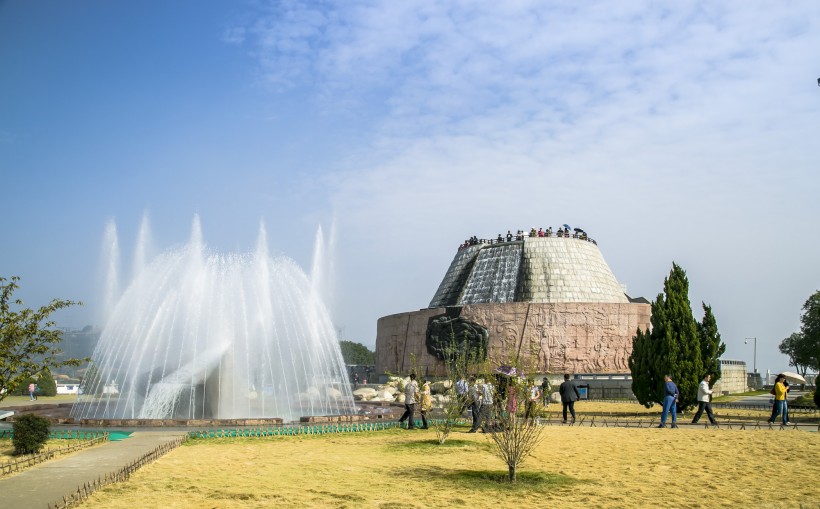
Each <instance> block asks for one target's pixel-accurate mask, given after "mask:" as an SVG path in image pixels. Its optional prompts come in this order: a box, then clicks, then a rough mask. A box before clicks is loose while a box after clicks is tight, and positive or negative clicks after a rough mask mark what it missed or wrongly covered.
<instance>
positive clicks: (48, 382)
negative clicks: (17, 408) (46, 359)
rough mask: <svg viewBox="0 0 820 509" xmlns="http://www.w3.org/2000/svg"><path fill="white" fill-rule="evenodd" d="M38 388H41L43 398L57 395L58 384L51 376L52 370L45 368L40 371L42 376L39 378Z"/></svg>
mask: <svg viewBox="0 0 820 509" xmlns="http://www.w3.org/2000/svg"><path fill="white" fill-rule="evenodd" d="M37 387H39V388H40V395H41V396H56V395H57V382H55V381H54V377H53V376H52V375H51V370H49V369H48V368H45V369H44V370H42V371H40V376H39V377H37Z"/></svg>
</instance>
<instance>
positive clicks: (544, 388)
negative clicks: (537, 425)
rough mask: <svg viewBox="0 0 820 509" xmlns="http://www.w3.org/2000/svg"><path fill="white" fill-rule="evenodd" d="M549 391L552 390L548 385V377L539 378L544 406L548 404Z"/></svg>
mask: <svg viewBox="0 0 820 509" xmlns="http://www.w3.org/2000/svg"><path fill="white" fill-rule="evenodd" d="M551 392H552V386H551V385H550V381H549V379H547V377H544V379H543V380H541V398H542V399H543V400H544V402H543V405H544V408H547V407H549V406H550V393H551Z"/></svg>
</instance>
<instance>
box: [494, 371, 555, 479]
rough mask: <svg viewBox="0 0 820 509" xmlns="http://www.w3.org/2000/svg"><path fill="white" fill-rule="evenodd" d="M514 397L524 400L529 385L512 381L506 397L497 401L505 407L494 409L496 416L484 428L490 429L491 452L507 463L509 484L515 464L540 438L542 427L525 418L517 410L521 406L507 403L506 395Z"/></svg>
mask: <svg viewBox="0 0 820 509" xmlns="http://www.w3.org/2000/svg"><path fill="white" fill-rule="evenodd" d="M522 389H523V390H522ZM513 397H514V398H516V401H525V400H526V398H527V397H529V390H528V388H526V387H521V386H520V385H519V384H513V383H511V384H510V385H509V386H508V388H507V395H506V397H504V398H502V399H500V400H499V404H500V406H501V408H504V410H500V411H497V412H496V415H495V418H494V419H493V420H492V421H490V422H488V423H487V425H485V431H488V432H489V434H490V437H492V440H493V444H494V445H495V448H494V449H493V453H495V455H496V456H498V457H499V458H501V459H502V460H503V461H504V463H506V464H507V467H508V469H509V476H510V482H511V483H514V482H515V479H516V470H517V468H518V466H519V465H521V464H522V463H523V462H524V460H526V459H527V457H528V456H529V455H530V454H531V453H532V451H533V450H534V449H535V447H536V446H537V445H538V443H539V442H540V441H541V438H542V435H541V433H542V431H543V430H544V428H543V426H541V425H540V424H536V423H535V422H533V421H532V420H528V419H527V418H526V417H525V416H524V415H523V413H521V412H520V410H521V409H520V408H510V407H509V406H508V403H509V398H513ZM514 406H515V405H514ZM514 406H513V407H514ZM521 406H523V405H521Z"/></svg>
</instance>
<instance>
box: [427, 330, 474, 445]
mask: <svg viewBox="0 0 820 509" xmlns="http://www.w3.org/2000/svg"><path fill="white" fill-rule="evenodd" d="M444 351H445V356H444V357H445V359H444V366H445V369H446V371H447V379H446V380H445V387H446V392H445V398H444V400H443V404H442V407H441V419H436V420H435V421H434V422H433V429H434V430H435V432H436V440H437V441H438V443H439V444H444V442H445V441H446V440H447V437H449V436H450V433H451V432H452V431H453V428H454V427H455V426H456V425H457V424H458V423H459V422H460V421H461V419H462V415H463V414H464V410H465V409H466V408H467V399H468V393H467V392H466V390H465V391H463V392H462V390H461V387H462V385H461V384H466V381H467V378H468V377H469V375H470V371H471V369H473V366H476V365H477V364H478V363H479V362H480V361H481V359H482V358H483V352H481V351H475V350H472V349H470V348H469V346H468V343H467V340H466V334H465V337H464V340H463V341H461V342H458V341H456V337H455V333H452V332H451V333H450V342H449V344H448V345H447V347H446V348H445V349H444Z"/></svg>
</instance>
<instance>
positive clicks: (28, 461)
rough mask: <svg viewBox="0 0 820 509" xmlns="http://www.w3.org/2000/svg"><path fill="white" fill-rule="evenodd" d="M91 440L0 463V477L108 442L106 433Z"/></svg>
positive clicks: (96, 434)
mask: <svg viewBox="0 0 820 509" xmlns="http://www.w3.org/2000/svg"><path fill="white" fill-rule="evenodd" d="M94 435H95V436H93V437H92V438H87V439H86V438H83V439H81V440H80V441H78V442H76V443H73V444H70V445H68V446H66V447H59V448H56V449H48V450H46V451H43V452H40V453H37V454H29V455H26V456H22V457H20V458H19V459H14V460H11V461H8V462H6V463H0V477H3V476H5V475H9V474H12V473H14V472H19V471H21V470H23V469H25V468H28V467H31V466H34V465H36V464H38V463H42V462H44V461H48V460H50V459H52V458H54V457H56V456H60V455H63V454H69V453H72V452H74V451H79V450H80V449H85V448H87V447H91V446H92V445H96V444H99V443H102V442H107V441H108V433H95V434H94Z"/></svg>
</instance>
